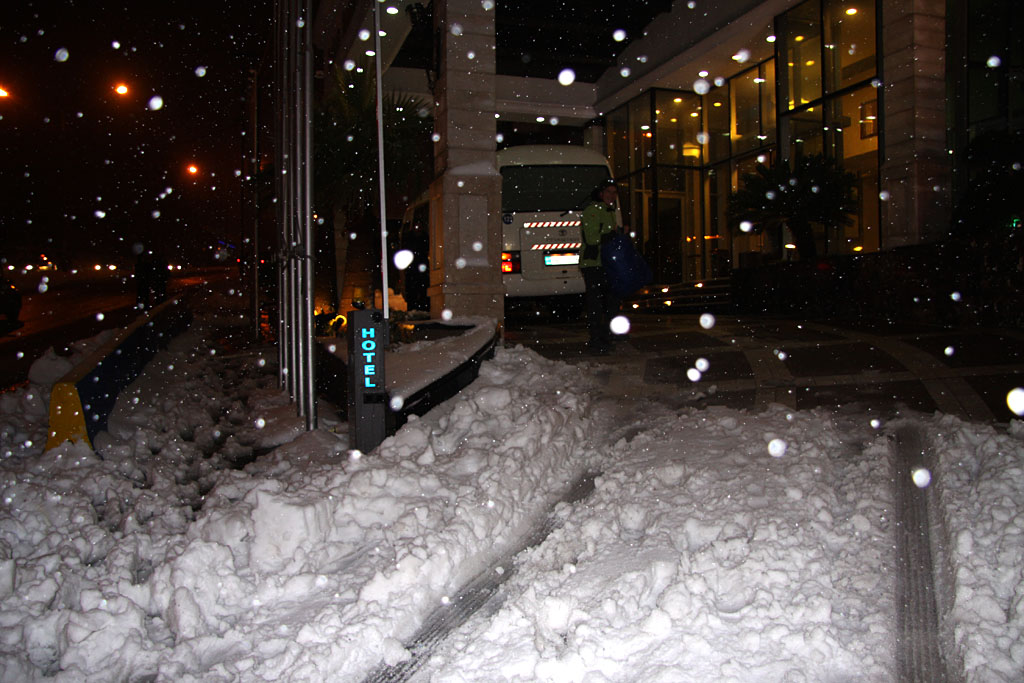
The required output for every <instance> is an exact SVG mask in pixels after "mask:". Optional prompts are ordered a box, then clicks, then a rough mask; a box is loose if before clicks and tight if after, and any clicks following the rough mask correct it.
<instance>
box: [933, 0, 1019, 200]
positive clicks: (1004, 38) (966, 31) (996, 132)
mask: <svg viewBox="0 0 1024 683" xmlns="http://www.w3.org/2000/svg"><path fill="white" fill-rule="evenodd" d="M946 32H947V44H948V45H949V54H948V60H947V62H948V64H949V67H950V68H949V71H950V78H949V84H948V85H949V91H948V96H947V102H948V103H949V116H948V119H949V130H950V137H951V140H950V143H951V146H952V148H953V150H954V155H955V158H956V159H958V160H959V162H960V163H957V164H954V166H953V169H954V173H955V176H954V192H955V194H956V195H957V196H961V195H963V194H964V193H965V192H966V190H967V188H968V186H969V185H970V183H971V181H972V179H973V178H974V177H975V175H976V174H977V173H978V172H979V171H980V170H982V168H983V167H984V164H985V163H986V161H985V160H979V159H976V158H975V156H974V155H971V154H969V153H968V152H969V150H970V148H971V144H972V143H975V141H976V140H977V139H978V138H979V137H984V138H987V139H989V140H990V141H995V142H993V143H990V144H998V141H1000V140H1002V141H1005V140H1008V139H1009V138H1010V137H1012V136H1013V135H1014V134H1019V133H1020V132H1021V131H1024V87H1021V82H1022V76H1021V74H1022V73H1024V41H1021V39H1020V36H1021V35H1024V12H1021V7H1020V2H1019V0H948V1H947V20H946Z"/></svg>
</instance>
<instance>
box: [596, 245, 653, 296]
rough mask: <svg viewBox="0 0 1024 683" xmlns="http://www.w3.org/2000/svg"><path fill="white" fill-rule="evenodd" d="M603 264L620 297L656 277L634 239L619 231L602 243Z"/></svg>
mask: <svg viewBox="0 0 1024 683" xmlns="http://www.w3.org/2000/svg"><path fill="white" fill-rule="evenodd" d="M601 264H602V265H603V266H604V272H605V276H606V277H607V278H608V285H609V286H610V287H611V289H612V293H613V294H615V296H618V297H624V296H629V295H630V294H632V293H633V292H635V291H636V290H638V289H640V288H641V287H643V286H644V285H649V284H651V281H652V280H653V279H654V275H653V273H651V267H650V266H649V265H647V262H646V261H644V257H643V256H641V255H640V253H639V252H638V251H637V250H636V248H635V247H634V246H633V240H631V239H629V238H628V237H626V236H625V235H622V234H619V233H616V234H615V235H614V236H613V237H612V238H611V239H610V240H608V241H607V242H605V243H604V244H603V245H601Z"/></svg>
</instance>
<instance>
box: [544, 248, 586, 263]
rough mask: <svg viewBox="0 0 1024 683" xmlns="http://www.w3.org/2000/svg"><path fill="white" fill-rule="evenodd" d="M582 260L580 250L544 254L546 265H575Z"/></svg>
mask: <svg viewBox="0 0 1024 683" xmlns="http://www.w3.org/2000/svg"><path fill="white" fill-rule="evenodd" d="M579 262H580V255H579V252H575V251H560V252H553V253H548V254H544V265H545V266H575V265H577V264H579Z"/></svg>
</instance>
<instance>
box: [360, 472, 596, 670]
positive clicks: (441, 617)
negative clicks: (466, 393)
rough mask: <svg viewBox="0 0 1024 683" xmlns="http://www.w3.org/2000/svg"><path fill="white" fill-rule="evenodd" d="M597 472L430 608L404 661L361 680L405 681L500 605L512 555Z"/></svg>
mask: <svg viewBox="0 0 1024 683" xmlns="http://www.w3.org/2000/svg"><path fill="white" fill-rule="evenodd" d="M598 476H600V473H595V472H587V473H584V474H582V475H580V477H579V478H577V479H576V481H574V482H573V484H572V486H570V487H569V490H568V491H567V492H566V493H565V495H563V496H562V497H561V498H559V499H558V500H557V501H555V502H554V503H553V504H552V505H551V506H550V507H549V508H548V510H547V512H546V514H545V515H544V517H543V521H542V522H541V523H540V524H539V525H538V526H536V527H534V528H533V529H531V530H530V531H528V532H527V533H526V534H525V535H524V536H523V538H522V539H521V540H520V542H519V543H516V544H515V545H514V546H513V547H512V549H511V550H509V551H508V552H506V553H505V554H503V555H501V556H500V557H498V558H497V559H496V560H494V561H493V562H492V563H491V564H489V565H488V566H487V567H485V568H484V569H483V570H482V571H481V572H480V573H479V574H477V575H476V576H475V577H474V578H473V579H471V580H470V581H469V582H468V583H466V584H465V585H464V586H463V587H462V588H460V589H459V591H458V594H457V595H456V596H455V597H454V598H452V599H451V601H450V602H449V603H448V604H446V605H442V606H441V607H440V608H438V609H436V610H434V612H433V613H432V614H430V615H429V616H428V617H427V618H426V620H424V622H423V626H422V628H420V630H419V632H417V633H416V635H415V636H413V637H412V639H411V640H410V641H409V642H408V643H406V644H405V647H406V649H407V650H408V651H409V653H410V654H411V655H412V656H411V657H409V658H408V659H406V660H405V661H402V662H399V663H398V664H395V665H393V666H381V667H379V668H377V669H376V670H374V671H373V672H371V673H370V675H368V676H367V677H366V678H364V679H363V681H364V683H396V682H398V681H407V680H409V679H410V678H411V677H412V676H413V675H414V674H415V673H416V672H417V671H418V670H419V668H420V667H421V666H423V664H424V662H426V661H427V659H428V658H429V657H430V655H431V654H432V653H433V652H434V650H435V649H436V648H437V646H438V645H439V644H440V643H441V642H442V641H443V640H444V639H445V638H446V637H447V636H448V634H449V633H451V632H452V631H454V630H455V629H456V628H458V627H459V626H461V625H462V624H464V623H465V622H466V621H467V620H468V619H469V618H470V617H471V616H473V615H474V614H475V613H476V612H478V611H479V610H480V609H481V608H482V607H484V605H487V604H488V603H492V604H491V605H490V607H489V608H490V609H494V608H497V607H498V606H499V605H500V598H499V599H496V601H495V600H492V598H494V596H495V594H496V593H497V592H498V589H499V588H501V586H502V584H504V583H505V582H506V581H507V580H508V579H509V578H510V577H511V576H512V575H513V574H514V573H515V566H514V558H515V556H516V555H518V554H519V553H521V552H522V551H524V550H526V549H528V548H532V547H534V546H536V545H539V544H540V543H541V542H542V541H543V540H544V539H545V538H547V537H548V535H549V534H550V533H551V532H552V531H554V529H555V527H556V526H557V520H556V517H555V515H554V514H552V513H553V512H554V509H555V507H556V506H557V505H559V504H560V503H569V504H572V503H576V502H579V501H581V500H583V499H585V498H586V497H587V496H589V495H590V494H591V493H593V491H594V480H595V479H596V478H597V477H598Z"/></svg>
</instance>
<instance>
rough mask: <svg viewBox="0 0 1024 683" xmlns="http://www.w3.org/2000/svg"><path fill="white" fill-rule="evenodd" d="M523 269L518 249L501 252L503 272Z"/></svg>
mask: <svg viewBox="0 0 1024 683" xmlns="http://www.w3.org/2000/svg"><path fill="white" fill-rule="evenodd" d="M520 271H522V263H520V261H519V252H518V251H503V252H501V272H502V273H503V274H504V273H518V272H520Z"/></svg>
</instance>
